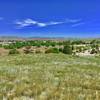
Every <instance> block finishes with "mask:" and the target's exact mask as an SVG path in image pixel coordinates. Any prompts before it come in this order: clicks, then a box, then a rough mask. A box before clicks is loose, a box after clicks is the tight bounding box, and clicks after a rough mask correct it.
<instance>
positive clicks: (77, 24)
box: [72, 22, 85, 27]
mask: <svg viewBox="0 0 100 100" xmlns="http://www.w3.org/2000/svg"><path fill="white" fill-rule="evenodd" d="M83 24H85V23H84V22H80V23H76V24H73V25H72V27H77V26H80V25H83Z"/></svg>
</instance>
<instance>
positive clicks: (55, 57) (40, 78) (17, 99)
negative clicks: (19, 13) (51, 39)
mask: <svg viewBox="0 0 100 100" xmlns="http://www.w3.org/2000/svg"><path fill="white" fill-rule="evenodd" d="M99 67H100V57H77V56H71V55H64V54H62V53H59V54H28V55H25V54H20V55H14V56H12V55H9V56H0V100H5V99H6V100H34V99H35V100H68V99H69V100H77V99H79V100H99V99H100V74H99V73H100V68H99Z"/></svg>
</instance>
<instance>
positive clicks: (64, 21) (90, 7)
mask: <svg viewBox="0 0 100 100" xmlns="http://www.w3.org/2000/svg"><path fill="white" fill-rule="evenodd" d="M99 12H100V0H0V36H22V37H34V36H39V37H100V13H99Z"/></svg>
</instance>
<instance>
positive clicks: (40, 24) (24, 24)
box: [15, 18, 80, 28]
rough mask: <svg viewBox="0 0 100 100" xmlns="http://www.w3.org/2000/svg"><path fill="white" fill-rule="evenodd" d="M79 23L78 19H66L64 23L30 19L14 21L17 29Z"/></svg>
mask: <svg viewBox="0 0 100 100" xmlns="http://www.w3.org/2000/svg"><path fill="white" fill-rule="evenodd" d="M77 22H80V19H66V20H64V21H58V22H57V21H50V22H38V21H35V20H32V19H29V18H28V19H25V20H23V21H16V22H15V24H16V25H17V27H19V28H23V27H27V26H38V27H46V26H52V25H60V24H64V23H77Z"/></svg>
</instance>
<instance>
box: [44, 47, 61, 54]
mask: <svg viewBox="0 0 100 100" xmlns="http://www.w3.org/2000/svg"><path fill="white" fill-rule="evenodd" d="M45 53H59V49H58V48H50V49H47V50H46V51H45Z"/></svg>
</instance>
